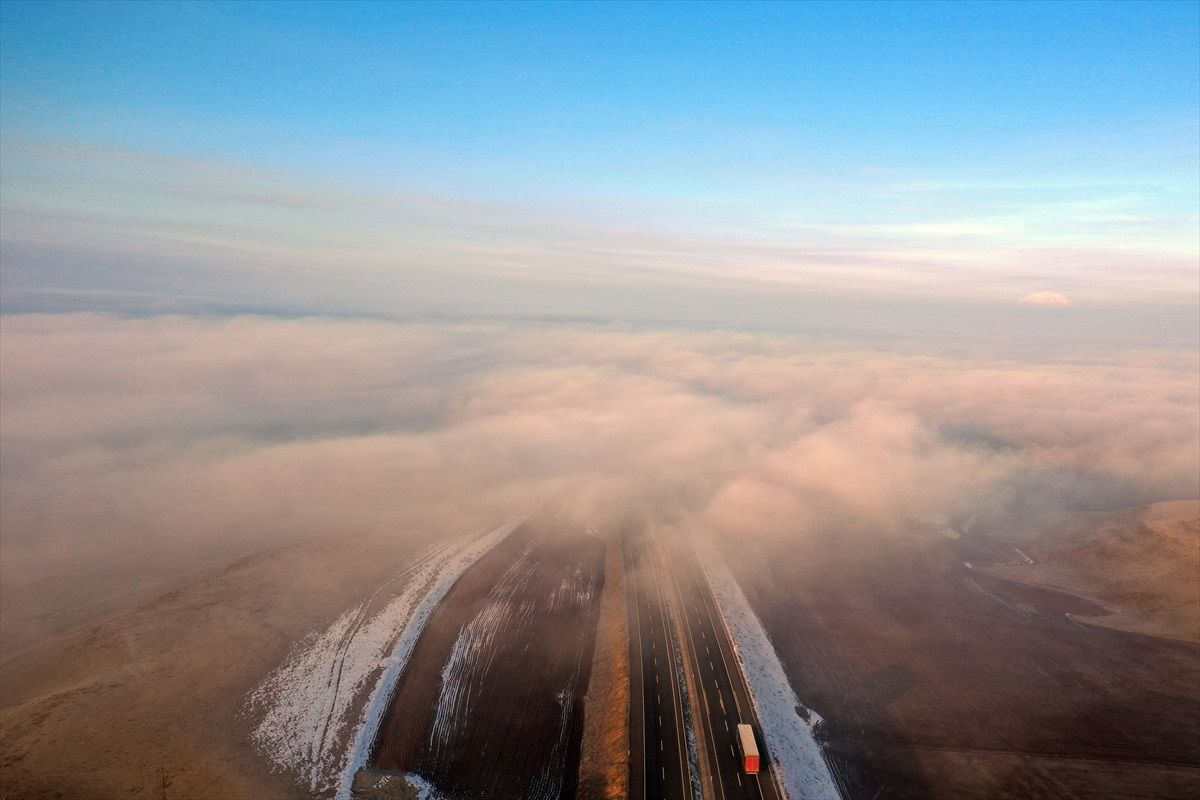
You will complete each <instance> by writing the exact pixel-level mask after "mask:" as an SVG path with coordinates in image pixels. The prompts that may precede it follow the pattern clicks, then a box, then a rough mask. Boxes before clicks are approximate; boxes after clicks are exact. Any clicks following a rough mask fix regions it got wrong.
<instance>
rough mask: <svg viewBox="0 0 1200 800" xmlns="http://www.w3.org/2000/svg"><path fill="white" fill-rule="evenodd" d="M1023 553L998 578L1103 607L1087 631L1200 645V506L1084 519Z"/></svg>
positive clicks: (1162, 506) (999, 569)
mask: <svg viewBox="0 0 1200 800" xmlns="http://www.w3.org/2000/svg"><path fill="white" fill-rule="evenodd" d="M1022 548H1023V551H1024V552H1026V553H1027V554H1028V556H1029V558H1028V559H1021V560H1020V561H1019V562H1018V563H1015V564H1002V565H997V566H995V567H993V568H992V571H993V572H994V573H995V574H997V575H1001V576H1003V577H1006V578H1012V579H1013V580H1018V581H1023V582H1027V583H1033V584H1039V585H1042V586H1048V587H1051V588H1058V589H1064V590H1066V591H1069V592H1072V593H1074V594H1078V595H1082V596H1084V597H1090V598H1093V599H1095V600H1098V601H1100V602H1101V603H1103V604H1104V605H1105V606H1106V607H1107V608H1108V609H1109V612H1110V613H1106V614H1103V615H1098V616H1091V617H1088V618H1087V621H1088V622H1089V623H1092V624H1096V625H1104V626H1107V627H1110V628H1117V629H1121V630H1130V631H1136V632H1138V633H1147V634H1151V635H1157V636H1167V637H1172V638H1178V639H1183V640H1186V641H1191V642H1200V502H1197V501H1194V500H1193V501H1176V502H1171V503H1155V504H1154V505H1151V506H1139V507H1136V508H1127V509H1123V510H1121V511H1115V512H1108V513H1103V514H1086V515H1080V516H1079V517H1078V518H1076V519H1073V520H1071V521H1069V522H1067V523H1065V524H1062V525H1059V526H1056V527H1055V528H1052V529H1051V530H1049V531H1047V532H1045V533H1044V534H1042V535H1041V536H1039V537H1038V538H1037V539H1034V540H1033V541H1032V542H1029V543H1028V544H1022ZM1027 562H1032V563H1027Z"/></svg>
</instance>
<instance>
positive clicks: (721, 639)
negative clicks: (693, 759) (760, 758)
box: [665, 540, 779, 800]
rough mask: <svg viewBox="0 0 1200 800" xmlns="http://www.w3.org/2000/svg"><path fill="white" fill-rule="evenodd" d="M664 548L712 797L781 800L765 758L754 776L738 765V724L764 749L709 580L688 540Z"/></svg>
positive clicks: (674, 542)
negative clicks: (677, 601) (675, 592)
mask: <svg viewBox="0 0 1200 800" xmlns="http://www.w3.org/2000/svg"><path fill="white" fill-rule="evenodd" d="M667 552H668V553H669V557H668V558H667V559H665V562H666V563H669V564H670V565H671V571H672V576H673V577H674V579H675V584H676V587H677V590H678V593H679V595H680V600H681V602H682V607H681V609H680V611H681V617H682V622H683V624H684V626H685V627H686V629H687V630H686V635H685V636H684V637H683V639H684V641H685V648H686V650H687V653H688V656H689V657H690V659H691V665H692V673H693V676H694V684H693V685H694V686H695V688H696V690H697V691H698V694H699V698H698V699H699V702H698V705H699V707H700V711H701V714H702V715H703V725H704V728H705V731H704V735H703V736H701V737H700V738H701V740H702V741H703V750H704V757H705V758H706V760H707V762H708V765H709V771H710V773H711V775H712V778H713V795H714V796H715V797H716V798H718V799H719V800H725V799H726V798H729V800H734V799H735V798H737V799H739V800H740V798H754V799H755V800H760V799H762V800H779V795H778V790H777V789H776V786H775V783H774V781H773V780H772V777H771V773H770V769H771V767H770V765H769V763H766V759H765V758H764V764H763V771H762V772H760V773H759V774H758V775H747V774H746V773H745V772H744V770H743V769H742V760H741V757H740V754H739V752H738V743H737V726H738V723H749V724H752V725H754V727H755V730H756V731H759V732H760V733H759V737H758V738H759V749H760V750H762V749H763V743H762V736H761V727H760V726H759V723H758V719H757V718H756V716H755V714H754V712H753V705H752V704H751V702H750V693H749V690H748V689H747V687H746V683H745V678H744V676H743V675H742V673H741V669H740V666H739V664H738V661H737V659H736V658H735V656H734V652H733V647H732V644H731V642H730V641H729V636H728V633H727V631H726V629H725V626H724V624H723V623H722V622H721V620H720V612H719V611H718V609H717V604H716V600H715V599H714V598H713V596H712V590H711V587H710V586H709V583H708V579H707V578H706V577H705V575H704V573H703V571H702V570H701V567H700V564H699V561H698V560H697V558H696V554H695V552H694V551H693V550H692V548H691V546H690V544H689V543H687V542H686V541H682V540H676V541H672V542H670V543H669V544H668V545H667ZM766 755H768V754H766V753H764V756H766Z"/></svg>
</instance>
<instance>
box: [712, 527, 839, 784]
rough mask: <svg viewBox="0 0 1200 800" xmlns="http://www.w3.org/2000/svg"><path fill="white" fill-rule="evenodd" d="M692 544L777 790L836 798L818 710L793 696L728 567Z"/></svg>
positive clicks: (717, 557)
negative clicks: (747, 694) (747, 691)
mask: <svg viewBox="0 0 1200 800" xmlns="http://www.w3.org/2000/svg"><path fill="white" fill-rule="evenodd" d="M697 544H699V543H697ZM697 549H698V550H699V551H700V554H701V558H702V560H703V562H704V571H705V573H706V574H707V575H708V580H709V583H710V585H711V586H712V589H713V595H714V596H715V597H716V599H717V605H718V606H720V610H721V616H722V618H723V620H724V622H725V626H726V628H727V629H728V630H729V634H730V637H731V638H732V639H733V643H734V653H735V654H736V656H737V660H738V662H739V663H740V664H741V667H742V672H743V673H744V674H745V676H746V679H747V682H748V683H749V687H750V694H751V699H752V700H753V702H754V707H755V710H756V711H757V712H758V719H759V722H761V723H762V733H763V738H764V739H765V740H766V745H767V753H768V756H769V757H770V759H771V762H772V766H773V770H772V771H773V772H774V774H775V776H776V778H777V779H778V782H779V784H780V789H781V790H782V791H783V793H784V794H785V795H786V796H787V797H788V798H790V800H801V799H802V798H803V799H804V800H814V799H815V798H831V800H839V798H840V797H841V795H840V794H839V792H838V790H837V787H836V786H835V785H834V779H833V776H832V774H831V773H830V769H829V765H828V763H827V762H826V761H825V756H824V754H823V753H822V752H821V746H820V745H819V744H818V743H817V740H816V737H815V736H814V735H813V731H814V729H815V728H816V726H817V725H818V724H820V721H821V717H820V715H818V714H817V713H816V712H815V711H813V710H812V709H809V708H806V707H805V706H803V705H802V704H801V703H800V701H799V700H798V699H797V698H796V692H795V691H794V690H793V689H792V685H791V683H789V682H788V679H787V675H786V674H785V673H784V671H783V665H782V664H781V663H780V662H779V656H778V655H777V654H776V653H775V648H774V646H773V645H772V644H771V639H770V637H769V636H767V632H766V630H765V629H764V628H763V626H762V623H761V622H760V621H759V619H758V617H757V616H756V615H755V614H754V610H753V609H752V608H751V607H750V602H749V601H748V600H747V599H746V596H745V595H744V594H743V593H742V588H741V587H740V586H739V585H738V583H737V580H736V579H735V578H734V577H733V574H732V573H731V572H730V571H729V568H728V567H726V566H725V563H724V562H723V561H722V560H721V558H720V556H719V555H718V554H716V553H714V552H712V550H711V549H710V548H707V547H700V546H698V547H697ZM802 714H803V716H801V715H802Z"/></svg>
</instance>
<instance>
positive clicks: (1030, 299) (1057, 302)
mask: <svg viewBox="0 0 1200 800" xmlns="http://www.w3.org/2000/svg"><path fill="white" fill-rule="evenodd" d="M1021 302H1022V303H1024V304H1025V305H1027V306H1069V305H1071V298H1069V297H1067V296H1066V295H1065V294H1059V293H1058V292H1034V293H1033V294H1027V295H1025V296H1024V297H1022V298H1021Z"/></svg>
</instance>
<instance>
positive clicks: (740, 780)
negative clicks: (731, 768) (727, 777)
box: [733, 772, 742, 786]
mask: <svg viewBox="0 0 1200 800" xmlns="http://www.w3.org/2000/svg"><path fill="white" fill-rule="evenodd" d="M733 774H734V775H737V779H738V786H741V785H742V773H740V772H735V773H733Z"/></svg>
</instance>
